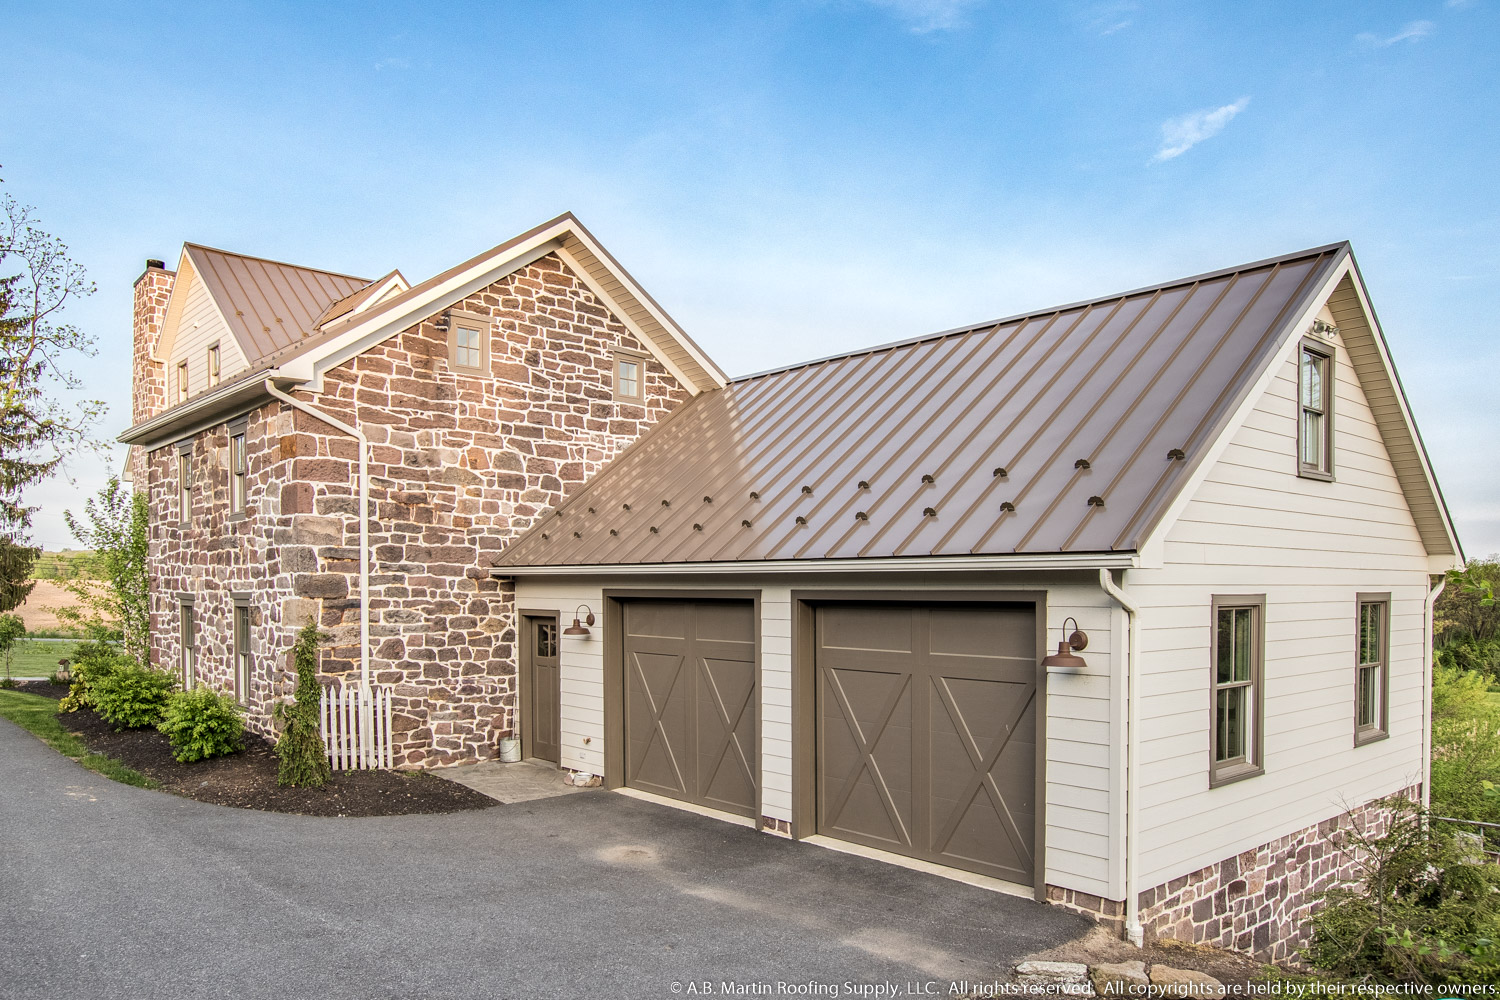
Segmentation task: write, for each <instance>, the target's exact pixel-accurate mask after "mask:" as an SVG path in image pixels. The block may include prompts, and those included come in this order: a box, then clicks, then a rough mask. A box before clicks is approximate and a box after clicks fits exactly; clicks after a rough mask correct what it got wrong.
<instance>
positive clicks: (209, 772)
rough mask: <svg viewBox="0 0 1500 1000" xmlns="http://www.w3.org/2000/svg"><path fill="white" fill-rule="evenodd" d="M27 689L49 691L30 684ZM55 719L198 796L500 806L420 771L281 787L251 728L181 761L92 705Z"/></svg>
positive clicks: (358, 805)
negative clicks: (238, 739) (235, 748)
mask: <svg viewBox="0 0 1500 1000" xmlns="http://www.w3.org/2000/svg"><path fill="white" fill-rule="evenodd" d="M49 686H50V685H49ZM22 689H23V690H27V691H32V692H33V693H36V694H43V693H45V692H42V691H39V690H34V686H33V685H23V687H22ZM63 693H66V689H63ZM49 697H55V695H49ZM57 718H58V720H59V721H60V722H62V724H63V728H64V729H67V730H70V731H72V732H73V733H75V734H77V735H78V737H79V738H80V739H81V740H83V742H84V745H85V746H87V747H88V748H89V749H90V750H92V751H93V752H94V753H99V754H104V755H105V756H107V757H112V758H114V759H115V760H117V761H119V762H120V763H121V764H124V765H125V766H126V767H129V768H133V769H134V770H136V771H139V772H140V773H141V774H144V775H145V776H146V777H148V778H150V779H151V780H153V781H155V782H157V783H158V784H159V785H161V788H162V790H163V791H167V792H171V793H172V794H174V795H181V796H182V797H184V798H188V799H196V800H198V801H199V802H212V803H214V804H215V805H221V806H234V807H236V808H239V809H262V810H265V811H267V812H284V813H300V814H302V815H304V816H405V815H408V814H411V813H450V812H461V811H463V810H466V809H487V808H489V807H490V806H494V805H499V803H498V802H496V801H495V800H494V799H492V798H490V797H489V796H487V795H481V794H480V793H479V792H476V791H474V790H473V789H472V788H466V787H464V786H463V785H460V784H458V783H456V782H452V781H448V780H446V779H444V778H438V777H434V776H433V775H430V774H423V773H422V772H420V771H335V772H333V780H331V781H329V782H328V783H327V784H326V785H324V786H323V787H322V788H282V787H281V786H280V785H278V784H277V783H276V770H277V766H278V764H279V763H280V762H279V761H278V760H277V758H276V754H275V752H274V750H273V747H274V744H273V743H271V742H270V741H269V740H267V739H265V738H263V737H261V736H257V735H255V734H254V733H248V732H247V733H246V734H245V749H243V750H241V751H240V752H238V753H233V754H229V755H228V756H225V757H213V758H210V759H209V760H202V761H198V762H197V763H193V764H180V763H178V762H177V760H176V758H174V757H173V756H172V744H171V741H169V740H168V739H167V738H166V736H164V735H162V734H161V733H159V732H157V731H156V730H154V729H127V730H124V731H122V732H116V731H115V728H114V726H112V725H111V724H109V723H108V722H105V721H104V720H103V719H101V718H99V717H98V716H97V715H95V714H94V713H93V712H91V711H89V710H88V709H79V710H78V711H76V712H59V713H58V716H57Z"/></svg>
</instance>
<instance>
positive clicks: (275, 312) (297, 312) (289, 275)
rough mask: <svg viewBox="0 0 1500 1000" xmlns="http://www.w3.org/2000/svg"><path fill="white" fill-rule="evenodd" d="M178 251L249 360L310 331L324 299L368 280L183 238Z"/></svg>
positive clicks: (336, 298) (364, 285)
mask: <svg viewBox="0 0 1500 1000" xmlns="http://www.w3.org/2000/svg"><path fill="white" fill-rule="evenodd" d="M183 257H185V258H186V259H187V260H188V261H189V262H190V263H191V266H192V270H193V272H194V273H196V274H197V275H198V277H199V279H200V280H201V281H202V282H203V283H204V285H205V286H206V287H207V289H208V292H209V294H210V295H211V296H212V297H213V300H214V303H215V304H216V305H217V306H218V307H219V312H220V315H222V316H223V318H224V322H225V323H226V324H227V325H228V326H229V329H230V331H231V332H232V333H233V334H234V336H235V339H236V340H238V341H239V344H240V347H241V349H242V350H243V351H244V353H245V357H246V358H248V359H249V361H250V363H251V364H252V365H253V364H255V363H256V362H257V361H259V360H260V359H261V358H264V357H266V356H267V355H270V354H273V353H275V352H276V351H279V350H283V349H285V348H288V347H290V346H292V345H294V344H297V343H299V342H301V341H302V340H303V339H304V338H306V337H307V336H309V335H310V334H312V333H314V332H315V331H316V329H317V320H318V318H319V317H320V316H321V315H322V314H323V312H324V310H326V309H327V308H328V307H329V306H330V305H332V304H333V303H335V302H337V301H339V300H340V299H343V298H345V297H347V296H350V295H353V294H355V293H357V292H359V291H361V290H362V289H365V288H367V287H368V286H369V285H370V284H371V282H370V280H369V279H368V278H356V277H353V276H352V275H347V274H337V273H334V272H332V271H322V270H319V269H317V268H312V267H299V266H297V265H295V264H285V263H282V262H281V261H275V260H266V259H265V258H262V257H250V256H247V255H245V254H238V253H230V252H229V251H227V250H217V249H215V248H213V247H206V246H201V245H199V244H197V243H187V244H184V245H183ZM164 349H165V348H164Z"/></svg>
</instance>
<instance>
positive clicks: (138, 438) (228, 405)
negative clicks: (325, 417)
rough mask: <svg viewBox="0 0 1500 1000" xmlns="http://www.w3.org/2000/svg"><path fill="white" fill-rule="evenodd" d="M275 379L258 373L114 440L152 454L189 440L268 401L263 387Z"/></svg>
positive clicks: (270, 374) (271, 373) (271, 374)
mask: <svg viewBox="0 0 1500 1000" xmlns="http://www.w3.org/2000/svg"><path fill="white" fill-rule="evenodd" d="M278 377H280V374H279V373H278V372H276V371H265V372H258V373H256V375H255V377H253V378H251V377H246V378H243V379H240V380H237V381H235V382H232V383H229V384H227V385H223V386H220V387H218V388H217V389H214V390H213V391H212V392H207V393H204V394H203V395H201V396H198V397H197V398H195V399H190V400H188V401H187V402H186V403H182V404H180V405H178V406H174V407H172V408H171V409H169V410H167V411H166V412H164V413H159V414H157V415H156V416H154V417H152V418H151V419H150V420H144V421H142V422H141V423H138V424H136V425H135V426H133V427H131V428H130V429H128V430H126V431H125V432H124V433H123V434H121V435H120V436H119V437H117V438H115V440H116V441H118V442H120V443H121V444H131V445H139V446H140V447H142V448H145V449H146V450H147V451H153V450H155V449H157V448H160V447H161V446H163V445H166V444H171V443H172V442H173V441H180V440H182V439H183V438H186V437H191V436H193V435H194V434H197V433H198V432H199V431H202V430H204V429H205V428H208V427H212V426H214V425H215V424H219V423H223V422H224V421H225V420H226V419H228V418H230V417H234V416H238V415H239V414H241V413H244V412H246V411H248V410H251V409H254V408H255V406H256V405H258V404H259V403H260V402H261V401H262V400H264V399H270V398H271V397H270V394H269V393H267V392H266V388H265V382H266V379H268V378H278Z"/></svg>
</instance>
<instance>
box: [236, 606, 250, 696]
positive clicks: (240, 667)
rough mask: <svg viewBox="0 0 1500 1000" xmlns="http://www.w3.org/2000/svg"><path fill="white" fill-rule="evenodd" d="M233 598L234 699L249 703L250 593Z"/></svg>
mask: <svg viewBox="0 0 1500 1000" xmlns="http://www.w3.org/2000/svg"><path fill="white" fill-rule="evenodd" d="M233 598H234V700H235V701H237V702H239V703H240V704H241V705H248V704H249V703H250V667H251V659H250V595H248V594H235V595H233Z"/></svg>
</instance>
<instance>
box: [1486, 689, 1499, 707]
mask: <svg viewBox="0 0 1500 1000" xmlns="http://www.w3.org/2000/svg"><path fill="white" fill-rule="evenodd" d="M1485 697H1487V698H1489V700H1490V704H1491V705H1494V706H1495V707H1496V708H1500V691H1491V692H1490V693H1489V694H1488V695H1486V696H1485Z"/></svg>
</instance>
